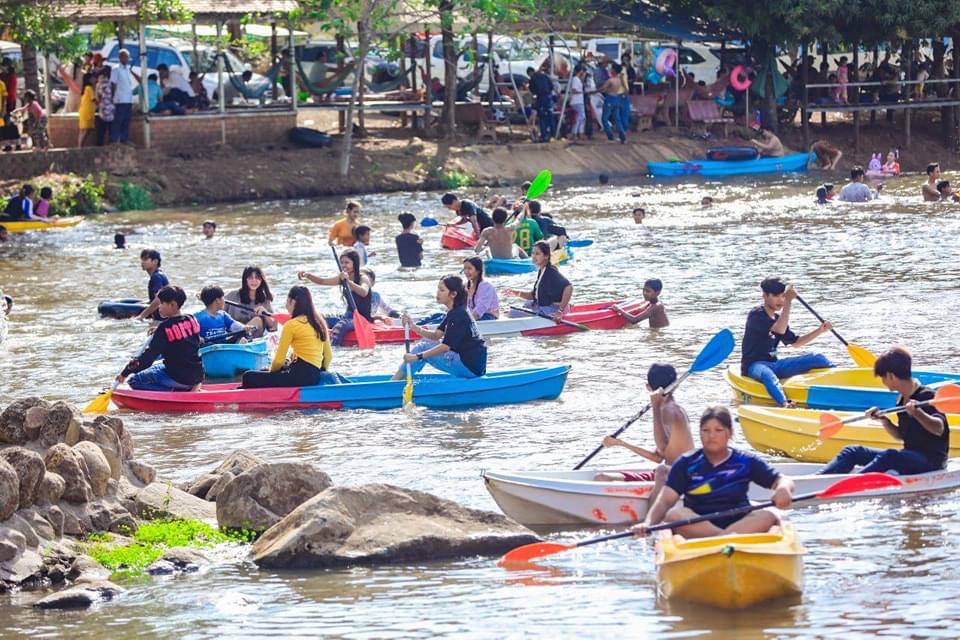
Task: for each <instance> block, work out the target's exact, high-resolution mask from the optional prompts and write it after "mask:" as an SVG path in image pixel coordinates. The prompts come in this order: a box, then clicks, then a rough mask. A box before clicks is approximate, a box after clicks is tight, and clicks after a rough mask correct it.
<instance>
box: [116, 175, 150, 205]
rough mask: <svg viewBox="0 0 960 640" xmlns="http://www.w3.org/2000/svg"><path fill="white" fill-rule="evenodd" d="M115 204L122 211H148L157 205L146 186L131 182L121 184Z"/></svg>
mask: <svg viewBox="0 0 960 640" xmlns="http://www.w3.org/2000/svg"><path fill="white" fill-rule="evenodd" d="M115 204H116V205H117V209H119V210H120V211H147V210H150V209H153V208H154V207H155V206H156V205H155V204H154V203H153V197H152V196H151V195H150V192H149V191H147V189H146V188H144V187H143V186H141V185H139V184H131V183H129V182H124V183H123V184H121V185H120V190H119V191H118V192H117V197H116V202H115Z"/></svg>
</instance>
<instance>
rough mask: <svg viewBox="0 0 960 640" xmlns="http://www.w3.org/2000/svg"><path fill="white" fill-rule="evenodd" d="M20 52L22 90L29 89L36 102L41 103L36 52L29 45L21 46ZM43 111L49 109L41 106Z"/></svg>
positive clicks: (41, 95)
mask: <svg viewBox="0 0 960 640" xmlns="http://www.w3.org/2000/svg"><path fill="white" fill-rule="evenodd" d="M20 50H21V52H22V55H23V84H24V89H29V90H30V91H33V93H34V95H36V96H37V100H39V101H40V102H41V103H43V92H42V91H40V69H39V65H38V63H37V50H36V49H35V48H34V47H33V45H30V44H26V43H24V44H21V45H20ZM46 81H47V82H50V79H49V78H47V79H46ZM43 107H44V108H45V109H49V108H50V107H49V106H48V105H43Z"/></svg>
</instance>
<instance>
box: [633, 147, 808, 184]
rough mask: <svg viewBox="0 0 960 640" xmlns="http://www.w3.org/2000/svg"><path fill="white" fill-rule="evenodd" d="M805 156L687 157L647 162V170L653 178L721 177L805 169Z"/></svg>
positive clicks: (793, 154) (802, 154)
mask: <svg viewBox="0 0 960 640" xmlns="http://www.w3.org/2000/svg"><path fill="white" fill-rule="evenodd" d="M807 161H808V155H807V154H806V153H792V154H789V155H785V156H783V157H782V158H757V159H755V160H688V161H686V162H648V163H647V172H648V173H649V174H650V175H652V176H654V177H656V178H681V177H683V176H703V177H705V178H724V177H727V176H739V175H750V174H764V173H785V172H788V171H806V169H807Z"/></svg>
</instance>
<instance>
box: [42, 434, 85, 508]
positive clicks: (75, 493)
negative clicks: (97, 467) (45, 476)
mask: <svg viewBox="0 0 960 640" xmlns="http://www.w3.org/2000/svg"><path fill="white" fill-rule="evenodd" d="M43 462H44V464H45V465H46V467H47V471H52V472H54V473H56V474H57V475H59V476H60V477H61V478H63V482H64V489H63V499H64V500H66V501H67V502H75V503H84V502H89V501H90V500H91V499H92V498H93V491H92V490H91V489H90V485H89V484H88V483H87V471H86V469H85V466H86V464H85V463H84V461H83V458H82V457H81V456H80V454H79V453H77V452H76V451H74V450H73V449H72V448H70V447H68V446H67V445H66V444H64V443H62V442H61V443H59V444H55V445H53V446H52V447H50V448H49V449H47V455H45V456H44V458H43Z"/></svg>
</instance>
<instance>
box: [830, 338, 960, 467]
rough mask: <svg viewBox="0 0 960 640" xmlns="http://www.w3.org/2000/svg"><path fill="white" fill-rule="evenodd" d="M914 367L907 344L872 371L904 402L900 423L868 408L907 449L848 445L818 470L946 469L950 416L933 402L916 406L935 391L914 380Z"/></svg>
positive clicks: (880, 360)
mask: <svg viewBox="0 0 960 640" xmlns="http://www.w3.org/2000/svg"><path fill="white" fill-rule="evenodd" d="M912 367H913V359H912V358H911V356H910V352H909V351H907V350H906V349H904V348H903V347H894V348H893V349H890V350H889V351H887V352H886V353H884V354H882V355H881V356H880V357H879V358H877V361H876V362H875V363H874V365H873V375H875V376H877V377H878V378H880V380H881V381H882V382H883V386H885V387H886V388H887V389H889V390H890V391H896V392H897V393H898V394H899V395H898V397H897V406H906V411H904V412H903V413H901V414H899V415H898V416H897V423H894V422H893V421H892V420H890V418H888V417H886V416H881V415H878V411H879V410H878V409H877V408H876V407H871V408H870V409H867V411H866V414H867V415H868V416H869V417H871V418H873V419H875V420H879V421H880V423H881V424H882V425H883V428H884V430H885V431H886V432H887V433H888V434H889V435H890V437H891V438H893V439H894V440H898V441H900V442H903V449H902V450H899V449H885V450H881V449H870V448H868V447H862V446H859V445H854V446H849V447H844V448H843V449H842V450H841V451H840V453H838V454H837V457H836V458H834V459H833V460H832V461H831V462H830V464H828V465H827V466H825V467H824V468H823V469H821V470H820V473H850V472H851V471H852V470H853V468H854V467H855V466H861V467H862V468H861V469H860V473H869V472H871V471H877V472H880V473H884V472H891V471H892V472H895V473H898V474H901V475H907V474H913V473H926V472H928V471H936V470H938V469H943V468H944V466H945V465H946V464H947V454H948V452H949V448H950V427H949V425H948V424H947V417H946V416H945V415H944V414H943V412H942V411H940V410H938V409H937V408H936V407H934V406H933V405H926V406H923V407H921V406H918V405H919V404H920V403H921V402H926V401H929V400H932V399H933V397H934V392H933V389H931V388H930V387H927V386H924V385H922V384H920V382H919V381H917V380H915V379H914V377H913V370H912Z"/></svg>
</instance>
